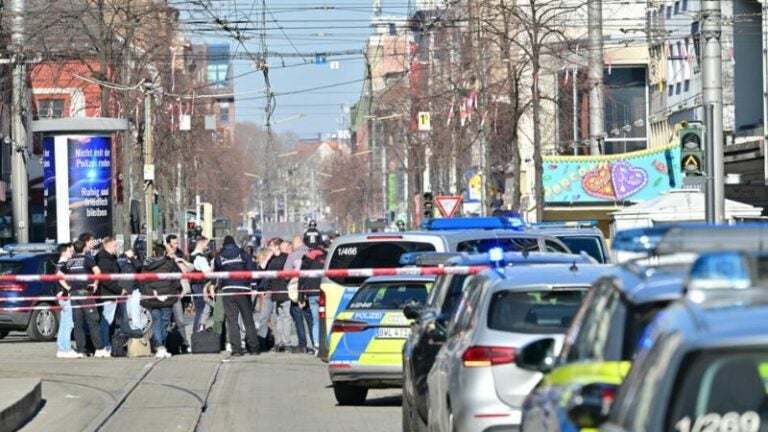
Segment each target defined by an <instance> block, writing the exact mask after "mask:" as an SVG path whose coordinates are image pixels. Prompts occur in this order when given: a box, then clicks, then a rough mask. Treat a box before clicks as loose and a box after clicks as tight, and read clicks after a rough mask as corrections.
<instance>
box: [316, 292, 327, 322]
mask: <svg viewBox="0 0 768 432" xmlns="http://www.w3.org/2000/svg"><path fill="white" fill-rule="evenodd" d="M317 317H318V318H319V319H321V320H324V319H325V291H323V290H320V298H319V299H318V300H317Z"/></svg>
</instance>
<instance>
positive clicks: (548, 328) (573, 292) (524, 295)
mask: <svg viewBox="0 0 768 432" xmlns="http://www.w3.org/2000/svg"><path fill="white" fill-rule="evenodd" d="M586 292H587V288H586V287H572V288H565V289H562V288H558V289H556V290H547V291H541V290H536V291H519V290H514V291H513V290H504V291H499V292H497V293H495V294H493V297H492V298H491V302H490V305H489V309H488V328H490V329H492V330H499V331H504V332H512V333H563V332H564V331H565V329H566V328H568V326H569V325H570V323H571V320H572V319H573V316H574V315H576V310H577V309H578V307H579V304H580V303H581V299H582V297H584V294H585V293H586Z"/></svg>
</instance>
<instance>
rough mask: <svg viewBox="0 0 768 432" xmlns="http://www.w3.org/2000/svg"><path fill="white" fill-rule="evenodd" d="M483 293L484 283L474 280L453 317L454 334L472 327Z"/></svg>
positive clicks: (452, 329)
mask: <svg viewBox="0 0 768 432" xmlns="http://www.w3.org/2000/svg"><path fill="white" fill-rule="evenodd" d="M482 291H483V290H482V283H481V282H480V281H479V280H478V279H476V278H472V281H471V282H470V283H469V286H468V287H467V289H466V290H465V291H464V295H463V296H462V298H461V302H460V303H459V307H458V308H457V309H456V314H455V315H454V317H453V325H452V326H451V333H452V334H456V333H460V332H462V331H464V330H467V329H469V328H471V327H472V325H473V320H472V317H473V315H474V314H475V312H476V311H477V305H478V303H479V302H480V300H479V299H480V296H481V293H482Z"/></svg>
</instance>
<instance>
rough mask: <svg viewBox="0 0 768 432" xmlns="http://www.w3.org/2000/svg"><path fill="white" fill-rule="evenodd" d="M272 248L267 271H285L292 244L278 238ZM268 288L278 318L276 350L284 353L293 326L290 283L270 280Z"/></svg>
mask: <svg viewBox="0 0 768 432" xmlns="http://www.w3.org/2000/svg"><path fill="white" fill-rule="evenodd" d="M270 248H271V249H272V251H273V253H272V258H270V260H269V262H268V263H267V270H270V271H282V270H284V269H285V263H286V262H287V261H288V252H290V251H291V244H290V243H288V242H285V241H283V240H282V239H279V238H277V239H272V240H271V241H270ZM286 251H288V252H286ZM267 287H268V289H269V291H270V293H271V297H272V307H273V308H274V309H273V310H274V311H275V315H276V317H277V318H276V323H275V324H276V325H275V327H276V330H275V350H276V351H277V352H284V351H285V350H286V349H287V348H288V346H289V345H290V343H291V326H293V319H292V318H291V300H290V298H289V297H288V281H287V280H285V279H282V278H274V279H270V280H269V284H268V285H267Z"/></svg>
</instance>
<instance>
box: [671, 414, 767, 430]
mask: <svg viewBox="0 0 768 432" xmlns="http://www.w3.org/2000/svg"><path fill="white" fill-rule="evenodd" d="M675 430H677V431H680V432H757V431H758V430H760V415H758V414H757V413H756V412H754V411H747V412H745V413H743V414H740V413H737V412H735V411H731V412H728V413H725V414H723V415H720V414H716V413H710V414H704V415H703V416H700V417H697V418H696V419H695V421H692V420H691V418H690V417H688V416H686V417H683V418H681V419H680V421H678V422H677V423H675Z"/></svg>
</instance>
